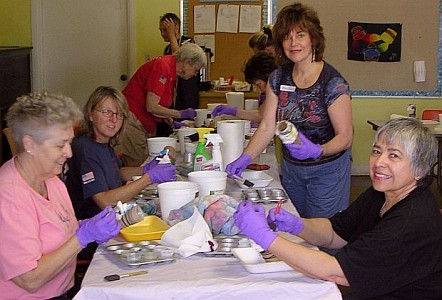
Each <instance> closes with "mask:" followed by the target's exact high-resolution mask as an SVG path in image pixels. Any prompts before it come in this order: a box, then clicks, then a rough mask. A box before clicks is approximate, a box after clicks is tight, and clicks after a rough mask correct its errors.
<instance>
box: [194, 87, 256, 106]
mask: <svg viewBox="0 0 442 300" xmlns="http://www.w3.org/2000/svg"><path fill="white" fill-rule="evenodd" d="M258 96H259V93H258V92H244V99H258ZM207 103H227V100H226V92H218V91H213V90H211V91H207V92H200V105H199V108H207Z"/></svg>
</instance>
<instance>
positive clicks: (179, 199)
mask: <svg viewBox="0 0 442 300" xmlns="http://www.w3.org/2000/svg"><path fill="white" fill-rule="evenodd" d="M157 188H158V196H159V198H160V208H161V218H162V219H163V220H164V221H166V222H167V219H168V217H169V213H170V211H171V210H174V209H179V208H180V207H182V206H183V205H185V204H187V203H189V202H190V201H193V200H194V199H195V198H198V196H199V194H198V191H199V185H198V184H196V183H194V182H188V181H175V182H164V183H160V184H159V185H158V186H157Z"/></svg>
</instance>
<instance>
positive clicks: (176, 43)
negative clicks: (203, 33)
mask: <svg viewBox="0 0 442 300" xmlns="http://www.w3.org/2000/svg"><path fill="white" fill-rule="evenodd" d="M160 33H161V36H162V38H163V39H164V41H165V42H168V43H169V44H168V45H167V46H166V48H164V52H163V54H164V55H172V54H173V53H175V52H176V51H178V49H179V48H180V46H181V45H183V44H186V43H194V40H193V39H192V38H191V37H189V36H185V35H182V34H181V20H180V18H178V16H177V15H176V14H174V13H166V14H164V15H163V16H161V18H160ZM199 82H200V76H199V73H198V74H196V75H195V76H193V77H191V78H189V79H184V78H181V77H178V80H177V87H176V96H175V101H174V105H173V108H174V109H177V110H182V109H187V108H193V109H197V108H198V107H199V101H200V95H199ZM172 124H173V123H172ZM175 124H176V125H175V126H178V124H179V123H175ZM170 125H171V124H170V121H169V122H160V123H158V124H157V136H169V135H170V134H171V133H172V128H171V126H170ZM172 127H173V126H172Z"/></svg>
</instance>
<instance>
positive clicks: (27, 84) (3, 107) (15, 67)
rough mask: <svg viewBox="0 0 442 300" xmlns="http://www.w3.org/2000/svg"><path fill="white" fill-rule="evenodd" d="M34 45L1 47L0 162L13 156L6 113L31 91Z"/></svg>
mask: <svg viewBox="0 0 442 300" xmlns="http://www.w3.org/2000/svg"><path fill="white" fill-rule="evenodd" d="M31 49H32V47H0V118H1V122H0V133H1V135H0V147H1V148H0V164H3V162H5V161H6V160H8V159H10V158H11V156H12V155H11V151H10V149H9V144H8V142H7V141H6V138H5V137H4V136H3V132H2V131H1V130H3V128H4V127H5V126H6V122H5V120H4V119H5V116H6V113H7V111H8V109H9V107H10V106H11V104H12V103H14V101H15V99H16V98H17V97H18V96H20V95H23V94H27V93H29V92H30V91H31Z"/></svg>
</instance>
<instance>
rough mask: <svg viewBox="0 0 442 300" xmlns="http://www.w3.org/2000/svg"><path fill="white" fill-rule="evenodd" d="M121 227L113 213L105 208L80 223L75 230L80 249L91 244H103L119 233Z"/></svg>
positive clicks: (108, 208)
mask: <svg viewBox="0 0 442 300" xmlns="http://www.w3.org/2000/svg"><path fill="white" fill-rule="evenodd" d="M120 229H121V225H120V223H119V222H118V221H117V217H116V216H115V211H114V210H113V209H112V208H111V207H110V206H107V207H106V208H105V209H103V210H102V211H101V212H100V213H99V214H96V215H95V216H93V217H92V218H90V219H86V220H83V221H81V223H80V227H79V228H78V229H77V233H76V235H77V239H78V241H79V242H80V245H81V247H82V248H85V247H86V246H87V245H88V244H89V243H91V242H97V243H104V242H107V241H108V240H110V239H111V238H113V237H114V236H116V235H117V234H118V232H120Z"/></svg>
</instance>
